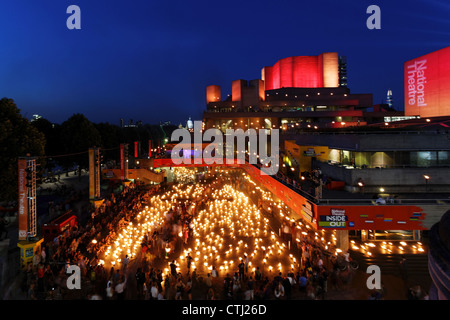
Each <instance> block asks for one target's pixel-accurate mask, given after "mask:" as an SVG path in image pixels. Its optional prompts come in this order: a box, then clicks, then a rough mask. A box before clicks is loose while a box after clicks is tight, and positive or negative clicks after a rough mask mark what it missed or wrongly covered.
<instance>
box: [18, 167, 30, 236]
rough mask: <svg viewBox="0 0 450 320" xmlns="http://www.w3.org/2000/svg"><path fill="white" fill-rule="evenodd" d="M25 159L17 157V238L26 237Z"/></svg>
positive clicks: (26, 191)
mask: <svg viewBox="0 0 450 320" xmlns="http://www.w3.org/2000/svg"><path fill="white" fill-rule="evenodd" d="M26 168H27V160H26V159H19V240H26V239H27V230H28V201H27V193H28V190H27V179H26V174H27V173H26V171H25V170H26Z"/></svg>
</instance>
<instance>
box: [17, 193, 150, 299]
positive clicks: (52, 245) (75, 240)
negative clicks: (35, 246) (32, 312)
mask: <svg viewBox="0 0 450 320" xmlns="http://www.w3.org/2000/svg"><path fill="white" fill-rule="evenodd" d="M154 192H156V190H155V189H148V188H146V187H141V188H139V187H136V188H129V187H126V188H124V189H123V191H122V192H120V193H117V194H115V193H111V194H110V195H109V196H108V197H107V198H106V199H105V201H104V202H103V204H102V205H100V206H99V207H98V208H95V207H93V208H91V209H90V219H87V223H86V224H84V225H83V224H81V223H78V225H76V226H73V227H71V228H67V229H66V230H65V231H64V232H63V233H62V234H60V235H58V236H57V237H55V238H54V239H53V241H50V242H47V243H43V244H42V245H41V246H40V250H38V251H36V252H35V255H34V257H33V261H32V262H29V263H28V265H27V267H26V269H25V270H24V277H23V281H22V291H24V292H25V293H26V296H27V298H28V299H57V298H61V299H64V298H65V297H66V296H67V297H70V296H72V294H74V293H75V292H74V291H72V290H68V289H67V286H66V281H67V278H68V273H67V268H68V267H69V266H71V265H77V266H78V267H79V268H80V271H81V280H82V283H83V285H82V287H83V288H85V289H86V290H87V291H88V292H90V293H92V292H99V291H100V290H99V287H100V286H102V285H101V283H102V282H107V281H108V276H107V272H106V270H104V266H103V264H102V263H101V261H100V259H99V257H100V256H101V254H102V252H104V250H105V248H106V247H107V246H108V245H109V244H110V243H111V241H113V240H114V238H115V235H116V234H117V233H118V232H119V230H121V229H122V228H123V227H124V226H126V225H127V224H128V223H129V222H130V221H132V219H133V218H134V216H135V215H136V214H137V213H138V211H139V209H140V208H141V206H142V203H143V202H145V201H146V200H147V199H148V198H149V197H150V195H151V194H152V193H154ZM121 271H122V270H121ZM119 275H120V276H121V277H122V278H124V274H123V272H122V273H119ZM114 279H116V278H114ZM116 282H117V281H116ZM116 284H117V283H116ZM78 293H81V294H85V293H86V291H83V292H78Z"/></svg>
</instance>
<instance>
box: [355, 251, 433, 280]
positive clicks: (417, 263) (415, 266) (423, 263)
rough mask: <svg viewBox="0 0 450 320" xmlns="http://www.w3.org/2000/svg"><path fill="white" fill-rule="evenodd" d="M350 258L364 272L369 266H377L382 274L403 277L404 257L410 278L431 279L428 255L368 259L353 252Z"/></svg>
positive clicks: (397, 255)
mask: <svg viewBox="0 0 450 320" xmlns="http://www.w3.org/2000/svg"><path fill="white" fill-rule="evenodd" d="M350 256H351V257H352V258H353V259H355V260H356V261H358V262H359V267H360V269H362V270H367V267H368V266H369V265H377V266H379V267H380V269H381V273H382V274H391V275H395V276H401V272H400V261H401V259H402V256H403V257H405V258H406V266H407V267H406V268H407V273H408V276H418V277H429V272H428V254H426V253H425V254H403V255H400V254H373V255H372V256H370V257H368V256H366V255H363V254H362V253H360V252H357V251H352V252H351V253H350Z"/></svg>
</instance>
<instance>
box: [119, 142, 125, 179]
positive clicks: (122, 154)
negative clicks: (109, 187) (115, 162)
mask: <svg viewBox="0 0 450 320" xmlns="http://www.w3.org/2000/svg"><path fill="white" fill-rule="evenodd" d="M120 179H121V180H125V145H124V144H121V145H120Z"/></svg>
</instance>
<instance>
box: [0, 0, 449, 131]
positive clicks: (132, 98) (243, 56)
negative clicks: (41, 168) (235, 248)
mask: <svg viewBox="0 0 450 320" xmlns="http://www.w3.org/2000/svg"><path fill="white" fill-rule="evenodd" d="M72 4H75V5H78V6H79V7H80V8H81V27H82V29H81V30H69V29H68V28H67V27H66V20H67V18H68V17H69V14H67V13H66V10H67V7H68V6H69V5H72ZM371 4H376V5H378V6H380V8H381V30H369V29H367V27H366V20H367V18H368V17H369V14H367V13H366V9H367V7H368V6H369V5H371ZM0 12H1V19H0V43H1V47H0V98H1V97H8V98H12V99H14V100H15V102H16V104H17V105H18V107H19V108H20V109H21V111H22V114H23V115H24V116H25V117H27V118H31V116H32V115H33V114H40V115H41V116H43V117H44V118H47V119H48V120H50V121H52V122H55V123H62V122H63V121H64V120H66V119H67V118H69V117H70V116H71V115H72V114H74V113H83V114H84V115H85V116H86V117H87V118H88V119H89V120H91V121H93V122H110V123H114V124H119V120H120V118H124V119H125V120H129V119H133V120H134V121H137V120H142V121H143V122H144V123H152V124H153V123H159V121H168V120H170V121H171V122H172V123H174V124H178V123H180V122H181V123H185V121H186V120H187V118H188V117H192V119H194V120H197V119H201V118H202V112H203V110H204V109H205V108H206V106H205V90H206V86H207V85H211V84H217V85H220V86H222V97H224V96H226V95H227V94H229V93H231V82H232V81H233V80H236V79H246V80H252V79H258V78H260V76H261V68H262V67H264V66H266V65H273V64H274V63H275V62H277V61H278V60H279V59H282V58H285V57H289V56H300V55H318V54H320V53H323V52H334V51H337V52H338V53H339V55H344V56H347V62H348V85H349V88H350V90H351V92H352V93H373V95H374V103H382V102H384V101H385V98H386V92H387V90H388V89H392V90H393V94H394V106H395V107H396V108H397V109H400V110H403V63H404V62H405V61H407V60H410V59H412V58H416V57H418V56H421V55H424V54H426V53H429V52H432V51H435V50H438V49H441V48H444V47H447V46H449V45H450V40H449V39H450V37H449V36H450V18H449V17H450V4H449V3H448V1H447V0H408V1H400V0H394V1H393V0H390V1H379V0H370V1H366V0H351V1H350V0H339V1H336V0H314V1H313V0H311V1H301V0H295V1H294V0H293V1H283V0H277V1H275V0H271V1H262V0H258V1H249V0H239V1H234V0H228V1H212V0H209V1H203V0H202V1H198V0H191V1H164V0H160V1H153V0H132V1H130V0H128V1H123V0H109V1H106V0H95V1H93V0H89V1H87V0H70V1H67V0H26V1H25V0H2V1H1V2H0Z"/></svg>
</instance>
